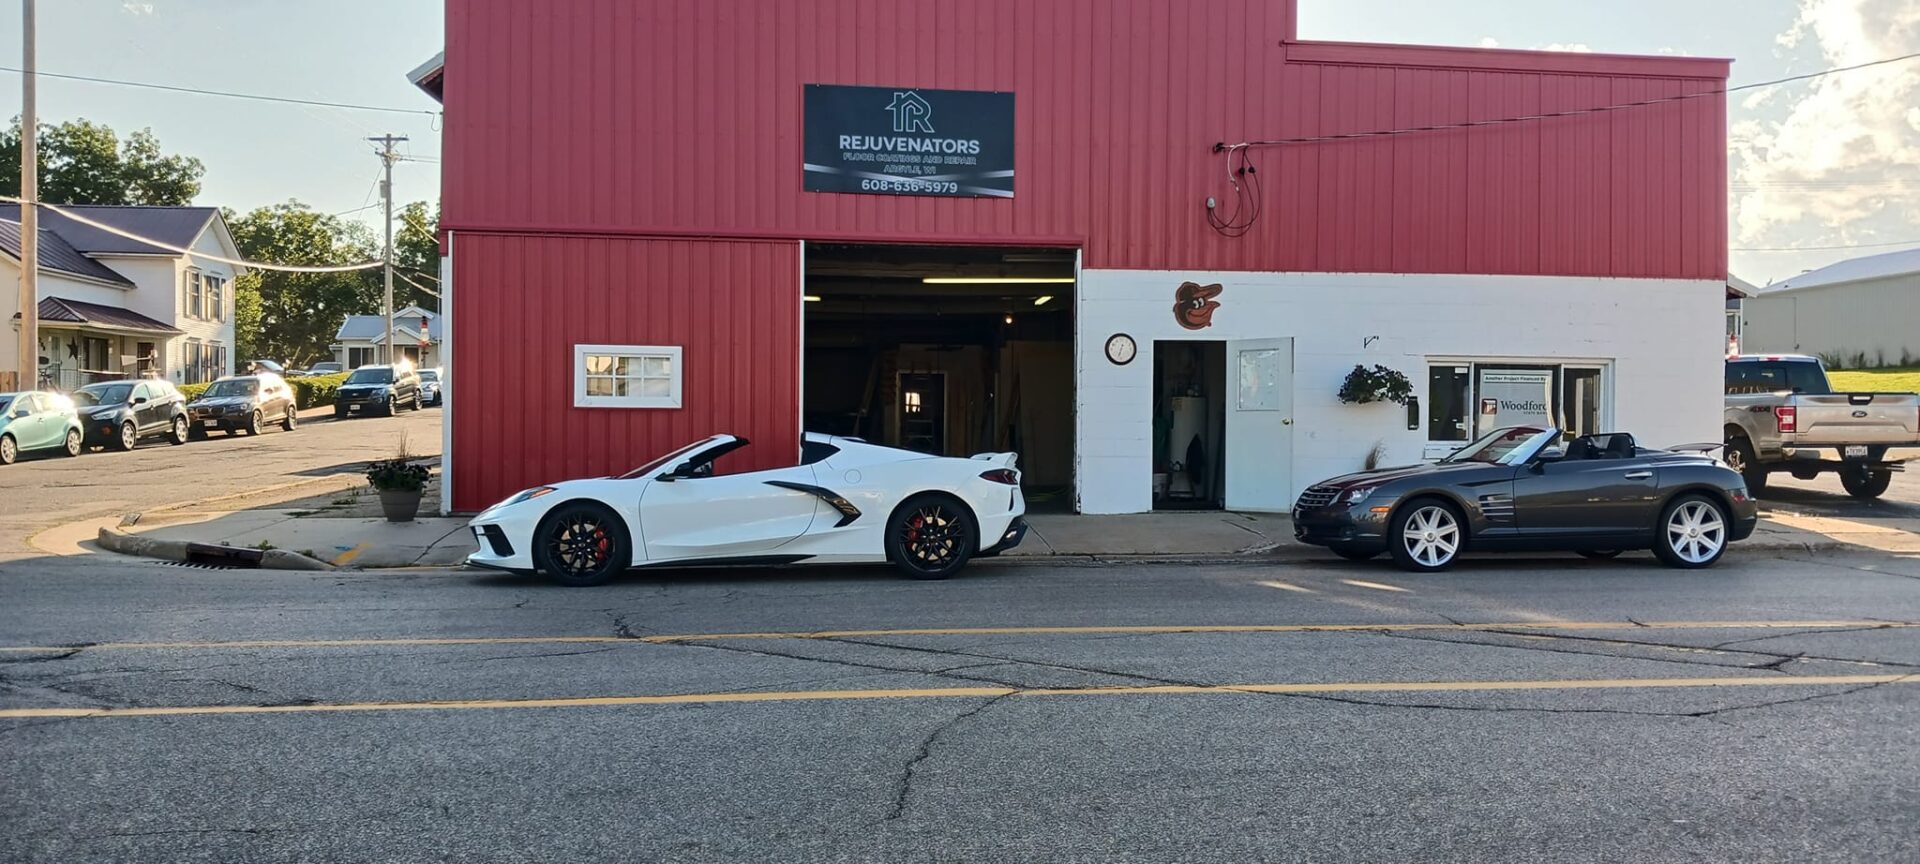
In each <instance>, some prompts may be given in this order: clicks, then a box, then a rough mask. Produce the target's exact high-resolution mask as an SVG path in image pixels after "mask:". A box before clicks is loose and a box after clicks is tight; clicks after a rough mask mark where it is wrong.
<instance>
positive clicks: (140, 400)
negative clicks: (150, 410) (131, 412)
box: [133, 396, 147, 405]
mask: <svg viewBox="0 0 1920 864" xmlns="http://www.w3.org/2000/svg"><path fill="white" fill-rule="evenodd" d="M133 404H135V405H145V404H147V397H145V396H135V397H133Z"/></svg>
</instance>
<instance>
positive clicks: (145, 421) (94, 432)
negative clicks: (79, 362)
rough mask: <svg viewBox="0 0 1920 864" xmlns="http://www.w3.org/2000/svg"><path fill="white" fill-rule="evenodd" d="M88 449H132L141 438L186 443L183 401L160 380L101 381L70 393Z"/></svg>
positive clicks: (185, 400)
mask: <svg viewBox="0 0 1920 864" xmlns="http://www.w3.org/2000/svg"><path fill="white" fill-rule="evenodd" d="M73 403H74V405H75V406H76V407H77V408H78V409H79V411H80V423H81V425H83V426H85V427H86V429H87V432H86V438H87V440H86V443H87V444H88V445H89V446H95V445H97V446H101V447H117V448H119V449H121V450H132V449H133V447H134V445H135V444H138V443H140V441H141V439H144V438H160V437H165V438H166V439H167V440H168V441H169V442H171V443H174V444H185V443H187V399H186V397H184V396H182V395H180V391H178V390H175V389H173V385H172V384H169V383H167V382H165V381H160V380H157V379H156V380H145V381H140V380H133V381H102V382H100V383H98V384H88V385H87V386H85V387H82V388H80V389H78V390H75V391H73Z"/></svg>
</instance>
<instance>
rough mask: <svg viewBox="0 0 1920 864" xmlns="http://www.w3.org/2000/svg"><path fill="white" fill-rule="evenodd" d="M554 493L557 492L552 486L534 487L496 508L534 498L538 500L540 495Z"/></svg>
mask: <svg viewBox="0 0 1920 864" xmlns="http://www.w3.org/2000/svg"><path fill="white" fill-rule="evenodd" d="M555 491H558V490H556V489H554V488H553V487H552V486H535V487H533V488H532V489H528V490H526V491H525V492H521V493H520V494H518V495H515V496H513V497H512V498H508V499H507V500H505V501H502V502H500V503H499V505H497V506H500V507H506V506H508V505H511V504H518V503H520V502H522V501H532V500H533V499H535V498H538V497H540V496H542V495H546V494H548V493H551V492H555Z"/></svg>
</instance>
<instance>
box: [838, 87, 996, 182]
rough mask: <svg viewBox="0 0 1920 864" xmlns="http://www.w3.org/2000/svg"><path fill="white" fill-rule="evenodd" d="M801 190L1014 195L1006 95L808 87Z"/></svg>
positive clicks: (891, 88) (972, 92)
mask: <svg viewBox="0 0 1920 864" xmlns="http://www.w3.org/2000/svg"><path fill="white" fill-rule="evenodd" d="M805 126H806V133H805V134H806V162H805V168H806V170H805V171H804V172H803V173H804V175H805V177H806V190H807V191H809V192H868V193H873V194H876V195H942V196H957V197H969V196H972V197H979V196H988V197H994V198H1012V197H1013V94H1012V93H994V92H989V91H981V90H910V89H906V88H896V87H841V86H838V85H833V84H809V85H807V93H806V117H805Z"/></svg>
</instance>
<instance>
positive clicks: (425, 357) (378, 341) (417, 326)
mask: <svg viewBox="0 0 1920 864" xmlns="http://www.w3.org/2000/svg"><path fill="white" fill-rule="evenodd" d="M333 338H334V340H335V341H334V344H333V346H332V348H333V357H334V359H335V360H338V361H340V362H341V363H343V364H346V367H347V368H348V369H358V368H360V367H361V366H365V365H367V364H369V363H382V362H385V360H386V354H385V352H383V351H382V350H380V349H381V346H383V345H385V344H386V341H387V319H386V316H384V315H348V316H347V320H346V321H345V322H343V323H341V325H340V332H338V333H336V334H334V337H333ZM440 339H441V325H440V316H439V315H438V314H436V313H434V312H429V311H427V310H425V309H422V308H420V307H418V306H408V307H407V308H405V309H398V310H395V311H394V313H393V342H394V344H395V345H396V346H398V347H399V349H400V356H402V357H405V358H407V359H408V360H410V361H412V362H413V365H415V366H418V367H420V368H423V369H426V368H432V367H435V366H439V365H440Z"/></svg>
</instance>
